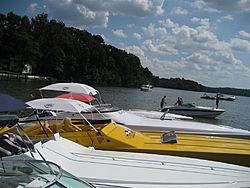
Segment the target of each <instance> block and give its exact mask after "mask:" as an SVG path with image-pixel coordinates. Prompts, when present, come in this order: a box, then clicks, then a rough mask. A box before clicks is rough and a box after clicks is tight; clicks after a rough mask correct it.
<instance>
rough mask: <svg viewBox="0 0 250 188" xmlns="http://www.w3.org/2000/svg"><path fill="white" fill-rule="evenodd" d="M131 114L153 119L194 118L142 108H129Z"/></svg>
mask: <svg viewBox="0 0 250 188" xmlns="http://www.w3.org/2000/svg"><path fill="white" fill-rule="evenodd" d="M127 112H128V113H130V114H134V115H138V116H141V117H146V118H151V119H161V120H163V119H165V120H173V119H182V120H191V119H193V118H192V117H190V116H182V115H177V114H172V113H169V112H167V113H165V112H159V111H154V110H141V109H129V110H128V111H127Z"/></svg>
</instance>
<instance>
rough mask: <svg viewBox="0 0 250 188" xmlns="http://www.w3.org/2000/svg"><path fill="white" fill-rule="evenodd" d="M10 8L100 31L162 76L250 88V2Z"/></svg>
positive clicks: (129, 0) (133, 1) (68, 1)
mask: <svg viewBox="0 0 250 188" xmlns="http://www.w3.org/2000/svg"><path fill="white" fill-rule="evenodd" d="M11 11H12V12H13V13H14V14H17V15H20V16H24V15H26V16H28V17H29V18H35V17H36V16H37V15H38V14H42V13H46V14H48V18H49V19H50V20H51V19H54V20H56V21H62V22H64V23H65V25H66V26H67V27H75V28H78V29H81V30H87V31H88V32H90V33H91V34H94V35H101V36H102V37H103V39H104V41H105V43H106V44H109V45H112V46H114V47H116V48H119V49H122V50H125V51H126V52H128V53H132V54H134V55H136V56H138V57H139V58H140V61H141V64H142V66H143V67H144V68H145V67H147V68H148V69H149V70H150V71H151V72H152V73H153V75H154V76H159V78H171V77H172V78H184V79H186V80H193V81H195V82H198V83H199V84H202V85H204V86H208V87H230V88H240V89H250V0H43V1H42V0H22V1H20V0H1V1H0V13H2V14H5V15H7V14H8V13H9V12H11Z"/></svg>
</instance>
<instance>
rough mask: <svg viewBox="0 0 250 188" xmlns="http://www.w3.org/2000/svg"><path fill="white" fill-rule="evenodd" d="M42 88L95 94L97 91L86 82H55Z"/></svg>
mask: <svg viewBox="0 0 250 188" xmlns="http://www.w3.org/2000/svg"><path fill="white" fill-rule="evenodd" d="M41 89H42V90H53V91H66V92H71V93H85V94H88V95H97V94H98V91H97V90H96V89H95V88H93V87H91V86H89V85H86V84H79V83H56V84H51V85H48V86H45V87H43V88H41Z"/></svg>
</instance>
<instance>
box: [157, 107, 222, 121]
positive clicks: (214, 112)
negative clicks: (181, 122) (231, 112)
mask: <svg viewBox="0 0 250 188" xmlns="http://www.w3.org/2000/svg"><path fill="white" fill-rule="evenodd" d="M167 110H169V112H170V113H173V114H178V115H184V116H191V117H205V118H216V117H217V116H219V115H221V114H222V113H223V112H225V110H224V109H219V108H213V107H204V106H198V105H196V104H195V103H184V104H182V105H176V106H165V107H164V108H163V109H162V110H161V111H162V112H165V111H167Z"/></svg>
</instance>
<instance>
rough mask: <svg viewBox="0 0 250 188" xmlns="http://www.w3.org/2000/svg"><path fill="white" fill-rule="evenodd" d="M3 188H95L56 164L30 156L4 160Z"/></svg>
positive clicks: (1, 182) (1, 175)
mask: <svg viewBox="0 0 250 188" xmlns="http://www.w3.org/2000/svg"><path fill="white" fill-rule="evenodd" d="M0 165H1V167H0V170H1V173H0V185H1V187H6V188H12V187H13V188H14V187H18V188H19V187H20V188H21V187H26V188H36V187H43V188H50V187H62V188H74V187H83V188H94V186H93V185H91V184H89V183H87V182H85V181H83V180H82V179H80V178H78V177H76V176H73V175H72V174H70V173H68V172H66V171H64V170H63V169H62V168H61V167H60V166H58V165H57V164H55V163H52V162H48V161H43V160H36V159H34V158H32V157H30V156H28V155H25V157H24V156H13V157H7V158H2V160H1V161H0Z"/></svg>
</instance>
